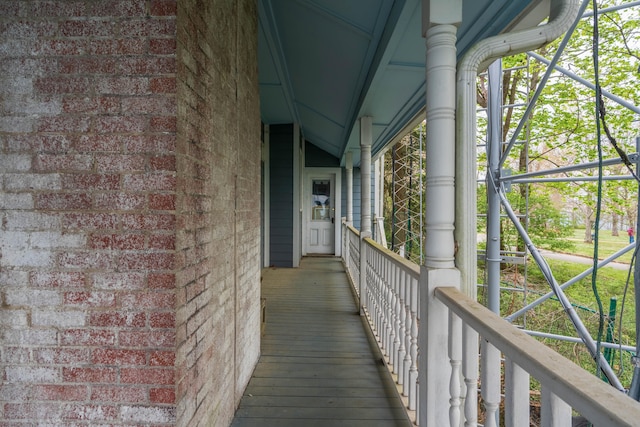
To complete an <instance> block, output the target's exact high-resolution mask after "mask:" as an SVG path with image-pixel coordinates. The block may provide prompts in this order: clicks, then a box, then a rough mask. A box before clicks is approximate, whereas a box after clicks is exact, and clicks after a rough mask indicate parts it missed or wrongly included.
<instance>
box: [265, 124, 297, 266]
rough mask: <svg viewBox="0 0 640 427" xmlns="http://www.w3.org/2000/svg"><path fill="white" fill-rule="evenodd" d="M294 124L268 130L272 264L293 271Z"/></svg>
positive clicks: (274, 126)
mask: <svg viewBox="0 0 640 427" xmlns="http://www.w3.org/2000/svg"><path fill="white" fill-rule="evenodd" d="M293 131H294V127H293V125H292V124H287V125H271V126H269V174H270V179H269V183H270V189H269V191H270V207H269V209H270V239H269V242H270V263H271V265H274V266H276V267H293V238H294V236H293V198H294V194H293V193H294V191H293V188H294V186H293V181H294V179H297V178H296V177H294V174H293V161H294V158H293V157H294V156H293V150H294V146H293Z"/></svg>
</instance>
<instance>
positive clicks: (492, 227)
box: [486, 60, 502, 314]
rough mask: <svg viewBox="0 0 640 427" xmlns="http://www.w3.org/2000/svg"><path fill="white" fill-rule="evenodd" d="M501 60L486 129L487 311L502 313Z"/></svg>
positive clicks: (494, 67) (492, 72) (492, 80)
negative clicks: (487, 163)
mask: <svg viewBox="0 0 640 427" xmlns="http://www.w3.org/2000/svg"><path fill="white" fill-rule="evenodd" d="M501 76H502V61H501V60H497V61H494V62H493V63H492V64H491V65H489V79H488V80H489V81H488V83H489V89H488V90H489V93H488V99H489V102H488V104H487V105H488V112H489V127H488V129H487V140H488V145H487V160H488V162H489V165H488V171H487V253H486V271H487V308H488V309H489V310H491V311H493V312H494V313H497V314H500V264H501V262H502V257H501V256H500V196H499V194H498V193H499V191H500V188H498V187H496V185H497V186H499V185H500V184H499V179H500V178H499V177H500V151H501V150H500V148H501V146H502V114H501V112H502V108H501V99H502V90H501V82H502V77H501Z"/></svg>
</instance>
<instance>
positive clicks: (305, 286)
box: [232, 257, 412, 427]
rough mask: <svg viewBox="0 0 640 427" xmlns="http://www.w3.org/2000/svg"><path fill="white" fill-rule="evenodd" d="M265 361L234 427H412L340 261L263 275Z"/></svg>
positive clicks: (308, 262) (314, 261) (316, 261)
mask: <svg viewBox="0 0 640 427" xmlns="http://www.w3.org/2000/svg"><path fill="white" fill-rule="evenodd" d="M262 296H263V298H266V307H267V323H266V328H265V333H264V336H263V338H262V346H261V349H262V356H261V357H260V360H259V362H258V365H257V367H256V369H255V372H254V374H253V377H252V378H251V381H250V382H249V385H248V387H247V390H246V391H245V394H244V396H243V398H242V401H241V402H240V406H239V408H238V411H237V412H236V416H235V419H234V421H233V423H232V427H253V426H260V427H272V426H273V427H275V426H277V427H289V426H296V427H299V426H305V427H320V426H321V427H334V426H340V427H394V426H402V427H408V426H411V425H412V423H411V422H410V421H409V418H408V416H407V413H406V411H405V409H404V407H403V403H402V401H401V400H400V399H399V398H398V396H397V393H396V390H395V387H396V386H395V384H394V382H393V381H392V379H391V378H390V375H389V372H388V370H387V368H386V367H385V366H384V364H383V363H382V356H381V355H380V353H379V351H378V349H377V347H376V344H375V342H373V341H372V340H373V338H372V337H371V334H370V333H369V331H368V329H367V326H365V324H364V322H363V320H362V319H361V317H360V316H359V315H358V314H357V307H356V305H355V302H354V298H353V295H352V293H351V290H350V287H349V283H348V280H347V276H346V274H345V272H344V268H343V266H342V263H341V261H340V259H339V258H329V257H318V258H304V259H303V260H302V262H301V264H300V268H297V269H284V268H283V269H280V268H277V269H274V268H271V269H268V270H265V271H264V272H263V282H262Z"/></svg>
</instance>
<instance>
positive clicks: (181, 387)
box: [176, 0, 261, 426]
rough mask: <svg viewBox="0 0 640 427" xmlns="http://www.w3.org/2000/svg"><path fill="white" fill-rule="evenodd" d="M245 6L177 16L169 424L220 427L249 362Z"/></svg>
mask: <svg viewBox="0 0 640 427" xmlns="http://www.w3.org/2000/svg"><path fill="white" fill-rule="evenodd" d="M256 43H257V11H256V2H255V1H254V0H222V1H203V0H185V1H180V2H179V8H178V51H177V52H178V141H177V168H178V176H179V179H178V195H177V196H178V198H177V204H176V208H177V222H178V234H177V250H178V259H179V271H178V272H177V301H178V308H177V319H176V322H177V339H178V352H177V367H178V389H177V394H178V411H177V414H178V424H179V425H194V426H195V425H203V426H204V425H206V426H226V425H228V424H229V422H230V421H231V419H232V417H233V413H234V411H235V407H236V405H237V403H238V402H239V399H240V397H241V393H242V391H243V390H244V388H245V386H246V384H247V382H248V380H249V377H250V375H251V373H252V370H253V367H254V365H255V362H256V360H257V357H258V354H259V345H260V344H259V332H260V316H259V314H260V313H259V296H260V295H259V292H260V280H259V274H260V272H259V267H260V261H259V256H260V253H259V247H260V246H259V244H260V148H261V146H260V116H259V101H258V89H257V45H256Z"/></svg>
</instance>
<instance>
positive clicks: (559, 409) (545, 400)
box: [540, 384, 571, 427]
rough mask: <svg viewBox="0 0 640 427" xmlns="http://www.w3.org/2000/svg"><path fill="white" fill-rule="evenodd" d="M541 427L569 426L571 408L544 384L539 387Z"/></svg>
mask: <svg viewBox="0 0 640 427" xmlns="http://www.w3.org/2000/svg"><path fill="white" fill-rule="evenodd" d="M540 391H541V395H542V396H541V397H542V398H541V402H540V405H541V408H540V409H541V416H540V426H541V427H563V426H570V425H571V407H570V406H569V405H567V403H566V402H565V401H564V400H562V399H560V398H559V397H558V396H557V395H555V394H554V393H553V392H551V391H549V390H548V389H547V387H545V386H544V384H543V385H542V386H541V390H540Z"/></svg>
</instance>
